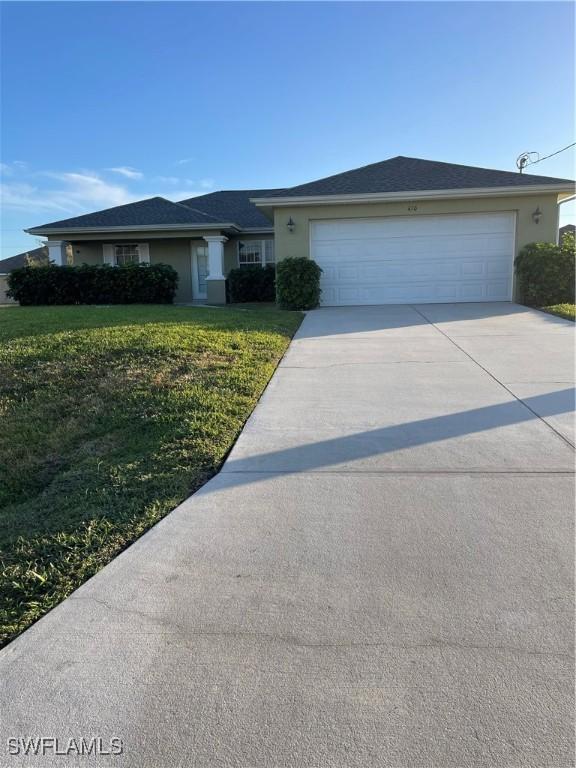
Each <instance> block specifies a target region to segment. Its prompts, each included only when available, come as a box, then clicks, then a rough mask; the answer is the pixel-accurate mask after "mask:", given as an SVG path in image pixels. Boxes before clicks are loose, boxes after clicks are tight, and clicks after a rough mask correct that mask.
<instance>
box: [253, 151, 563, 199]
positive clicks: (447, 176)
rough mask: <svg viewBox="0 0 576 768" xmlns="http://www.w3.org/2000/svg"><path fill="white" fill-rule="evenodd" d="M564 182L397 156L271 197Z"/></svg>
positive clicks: (292, 188)
mask: <svg viewBox="0 0 576 768" xmlns="http://www.w3.org/2000/svg"><path fill="white" fill-rule="evenodd" d="M563 183H567V184H573V183H574V182H572V181H570V180H569V179H556V178H551V177H549V176H533V175H532V174H525V173H523V174H521V173H514V172H512V171H494V170H490V169H488V168H475V167H473V166H470V165H455V164H453V163H440V162H435V161H433V160H419V159H418V158H415V157H402V156H398V157H393V158H391V159H390V160H384V161H383V162H381V163H372V165H365V166H364V167H362V168H356V169H355V170H353V171H346V172H345V173H337V174H336V175H335V176H328V177H326V178H324V179H318V180H317V181H311V182H309V183H307V184H300V185H298V186H297V187H290V188H289V189H283V190H278V191H277V192H274V193H272V194H270V195H268V196H269V197H300V196H302V197H306V196H316V195H355V194H377V193H387V192H418V191H423V190H444V189H446V190H447V189H474V188H480V187H527V186H531V185H536V184H563ZM254 197H256V195H254ZM262 197H264V195H262Z"/></svg>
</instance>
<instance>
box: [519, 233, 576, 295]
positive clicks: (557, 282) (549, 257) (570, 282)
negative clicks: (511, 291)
mask: <svg viewBox="0 0 576 768" xmlns="http://www.w3.org/2000/svg"><path fill="white" fill-rule="evenodd" d="M575 260H576V253H575V247H574V235H571V234H568V235H565V236H564V238H563V239H562V243H561V244H560V245H554V243H530V244H529V245H526V246H525V247H524V248H522V250H521V251H520V253H519V254H518V256H517V258H516V261H515V262H514V265H515V267H516V276H517V279H518V286H519V290H520V296H521V298H522V301H523V302H524V304H527V305H528V306H530V307H545V306H549V305H553V304H574V279H575V269H574V267H575Z"/></svg>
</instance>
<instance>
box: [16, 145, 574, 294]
mask: <svg viewBox="0 0 576 768" xmlns="http://www.w3.org/2000/svg"><path fill="white" fill-rule="evenodd" d="M573 194H574V182H573V181H570V180H567V179H556V178H550V177H547V176H532V175H529V174H520V173H513V172H509V171H495V170H487V169H484V168H474V167H470V166H464V165H453V164H450V163H440V162H433V161H429V160H419V159H415V158H409V157H394V158H392V159H390V160H385V161H384V162H380V163H374V164H373V165H368V166H365V167H363V168H357V169H356V170H352V171H348V172H346V173H339V174H336V175H335V176H330V177H328V178H325V179H320V180H319V181H313V182H311V183H308V184H302V185H300V186H297V187H291V188H288V189H260V190H244V191H231V192H226V191H224V192H213V193H211V194H208V195H203V196H201V197H194V198H191V199H189V200H182V201H180V202H178V203H173V202H170V201H168V200H165V199H164V198H161V197H154V198H151V199H149V200H143V201H141V202H137V203H131V204H129V205H122V206H118V207H116V208H110V209H108V210H105V211H100V212H98V213H92V214H87V215H85V216H77V217H74V218H71V219H65V220H64V221H58V222H53V223H50V224H45V225H43V226H40V227H34V228H32V229H30V230H28V232H30V233H31V234H34V235H43V236H46V237H48V247H49V249H50V256H51V258H52V259H54V260H55V261H56V262H57V263H60V262H61V261H62V259H64V247H65V245H66V243H70V244H71V245H72V250H73V259H74V262H75V263H83V262H85V263H90V264H102V263H105V264H122V263H126V262H132V261H140V262H163V263H166V264H171V265H172V266H173V267H174V268H175V269H176V270H177V271H178V273H179V278H180V280H179V288H178V295H177V300H178V301H182V302H188V301H193V300H195V301H208V302H209V303H213V304H221V303H224V302H225V301H226V290H225V279H226V275H227V274H228V272H229V271H230V270H231V269H232V268H233V267H237V266H240V267H242V266H244V265H248V264H268V263H274V262H276V261H278V260H280V259H284V258H286V257H290V256H305V257H310V258H313V259H314V260H315V261H316V262H318V264H319V265H320V266H321V267H322V270H323V273H322V304H323V305H328V306H329V305H332V306H334V305H353V304H396V303H410V302H423V303H426V302H452V301H508V300H510V299H512V297H513V295H514V278H513V261H514V257H515V255H516V253H517V252H518V250H519V248H521V247H522V246H523V245H525V244H526V243H529V242H533V241H548V242H554V241H555V239H556V235H557V232H558V204H559V203H560V202H561V201H562V200H563V199H565V198H568V197H570V196H571V195H573Z"/></svg>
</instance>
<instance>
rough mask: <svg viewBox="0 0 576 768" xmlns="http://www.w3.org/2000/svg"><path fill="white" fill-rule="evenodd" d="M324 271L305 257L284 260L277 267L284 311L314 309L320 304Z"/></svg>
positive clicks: (278, 287)
mask: <svg viewBox="0 0 576 768" xmlns="http://www.w3.org/2000/svg"><path fill="white" fill-rule="evenodd" d="M321 274H322V270H321V269H320V267H319V266H318V264H316V262H315V261H312V259H307V258H305V257H298V258H290V259H282V261H280V262H278V265H277V267H276V290H277V295H278V302H279V304H280V306H281V307H282V308H283V309H314V308H315V307H317V306H318V305H319V304H320V293H321V289H320V275H321Z"/></svg>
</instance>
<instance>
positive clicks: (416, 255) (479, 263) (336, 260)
mask: <svg viewBox="0 0 576 768" xmlns="http://www.w3.org/2000/svg"><path fill="white" fill-rule="evenodd" d="M513 249H514V215H513V214H471V215H447V216H417V217H400V218H388V219H355V220H339V221H324V222H312V226H311V250H312V258H314V260H315V261H316V262H317V263H318V264H319V265H320V266H321V267H322V270H323V274H322V279H321V282H322V303H323V304H324V305H338V304H346V305H353V304H387V303H411V302H416V301H418V302H447V301H499V300H502V301H506V300H509V299H510V293H511V284H512V254H513Z"/></svg>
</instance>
